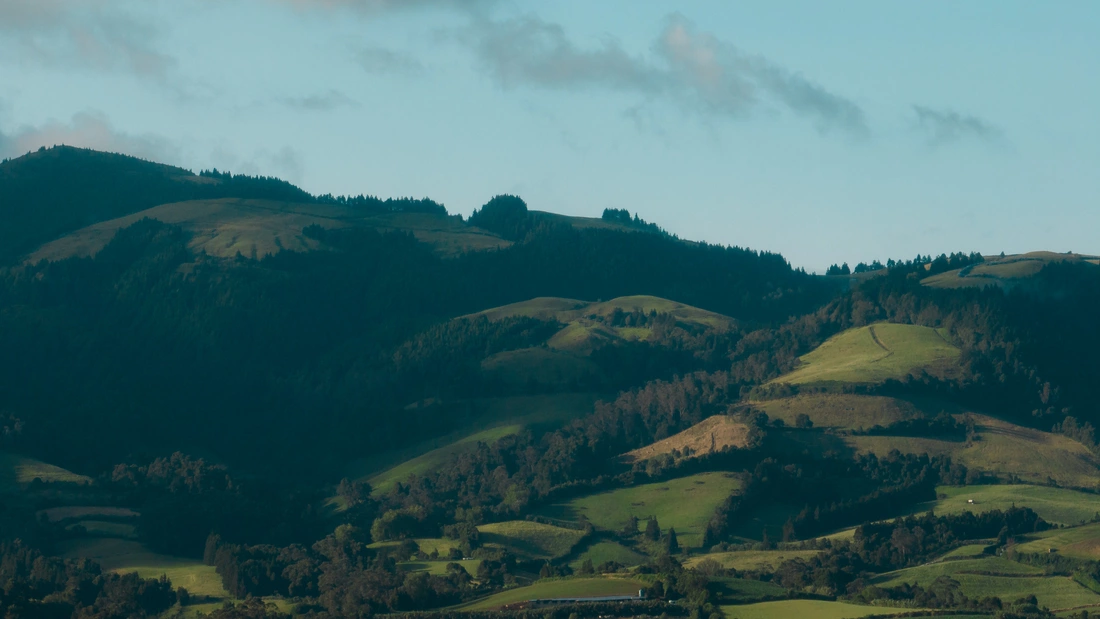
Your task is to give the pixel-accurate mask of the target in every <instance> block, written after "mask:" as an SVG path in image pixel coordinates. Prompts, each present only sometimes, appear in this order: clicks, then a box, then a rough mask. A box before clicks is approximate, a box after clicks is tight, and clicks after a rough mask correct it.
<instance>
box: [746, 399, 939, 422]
mask: <svg viewBox="0 0 1100 619" xmlns="http://www.w3.org/2000/svg"><path fill="white" fill-rule="evenodd" d="M752 406H753V408H757V409H760V410H762V411H764V412H765V413H767V415H768V417H769V418H770V419H781V420H782V421H783V422H784V423H785V424H786V425H788V426H793V425H794V424H795V420H796V419H797V418H798V416H799V415H806V416H808V417H809V418H810V420H811V421H813V424H814V427H815V428H839V429H845V430H865V429H868V428H872V427H874V426H876V425H877V426H883V427H886V426H889V425H891V424H894V423H897V422H899V421H906V420H909V419H916V418H920V417H923V416H926V415H929V414H931V415H933V416H934V415H935V414H936V413H938V412H939V410H938V409H937V407H936V406H934V405H922V404H917V403H914V402H910V401H908V400H901V399H898V398H890V397H886V396H872V395H852V394H843V393H820V394H806V395H797V396H793V397H789V398H780V399H776V400H763V401H759V402H753V403H752Z"/></svg>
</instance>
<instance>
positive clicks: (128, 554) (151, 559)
mask: <svg viewBox="0 0 1100 619" xmlns="http://www.w3.org/2000/svg"><path fill="white" fill-rule="evenodd" d="M60 550H61V551H62V553H61V556H62V557H64V558H67V559H78V558H88V559H92V560H94V561H96V562H97V563H99V564H100V565H101V566H102V567H103V569H104V570H105V571H111V572H118V573H120V574H128V573H130V572H137V573H138V575H139V576H141V577H142V578H159V577H160V576H161V574H165V575H167V576H168V578H169V579H170V580H171V581H172V585H173V586H175V587H185V588H187V590H188V591H189V592H190V593H191V594H192V595H207V596H211V597H216V598H224V599H229V594H228V592H227V591H226V590H225V588H224V587H222V581H221V576H218V575H217V574H216V573H215V572H214V568H213V567H212V566H209V565H203V564H202V562H201V561H196V560H194V559H184V558H181V557H170V556H167V555H161V554H157V553H154V552H151V551H149V549H147V548H146V547H145V546H143V545H142V544H139V543H138V542H134V541H130V540H122V539H111V538H101V539H77V540H67V541H65V542H62V544H61V548H60Z"/></svg>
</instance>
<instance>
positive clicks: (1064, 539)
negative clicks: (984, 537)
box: [1015, 523, 1100, 561]
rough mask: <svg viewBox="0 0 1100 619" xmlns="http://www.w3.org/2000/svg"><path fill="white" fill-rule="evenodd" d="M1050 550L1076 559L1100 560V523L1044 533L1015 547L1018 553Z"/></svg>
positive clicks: (1037, 534)
mask: <svg viewBox="0 0 1100 619" xmlns="http://www.w3.org/2000/svg"><path fill="white" fill-rule="evenodd" d="M1050 549H1054V550H1056V551H1057V552H1058V553H1059V554H1062V555H1065V556H1067V557H1074V558H1076V559H1085V560H1087V561H1098V560H1100V523H1092V524H1086V525H1082V526H1079V527H1073V528H1070V529H1052V530H1050V531H1043V532H1042V533H1036V534H1035V535H1034V536H1033V538H1032V540H1031V541H1028V542H1025V543H1022V544H1017V545H1016V547H1015V550H1016V552H1022V553H1044V552H1048V551H1049V550H1050Z"/></svg>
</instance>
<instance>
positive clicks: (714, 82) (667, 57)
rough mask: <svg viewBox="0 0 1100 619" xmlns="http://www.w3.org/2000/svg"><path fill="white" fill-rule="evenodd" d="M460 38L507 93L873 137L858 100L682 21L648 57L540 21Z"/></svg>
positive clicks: (510, 23) (482, 28)
mask: <svg viewBox="0 0 1100 619" xmlns="http://www.w3.org/2000/svg"><path fill="white" fill-rule="evenodd" d="M460 38H461V40H463V41H464V42H465V43H466V44H467V45H469V46H470V48H471V49H473V51H474V52H475V54H476V55H477V58H478V60H479V62H480V63H481V65H482V67H483V69H484V70H485V71H486V72H487V73H488V74H489V75H490V76H491V77H492V78H493V79H494V80H495V81H496V82H497V83H498V84H500V85H501V86H502V87H503V88H506V89H510V88H516V87H520V86H536V87H542V88H548V89H556V90H605V91H607V90H610V91H617V92H623V93H630V94H636V95H639V96H642V97H645V98H649V99H663V100H668V101H672V102H675V103H677V104H679V105H682V106H684V107H685V108H687V109H690V110H693V111H695V112H697V113H699V114H703V115H707V116H723V117H734V118H742V117H746V116H748V115H750V114H751V113H752V112H754V111H755V110H757V109H758V108H761V107H764V106H777V107H779V108H781V109H785V110H786V111H788V112H790V113H793V114H795V115H797V116H800V117H803V118H806V119H809V120H811V121H812V122H813V123H814V124H815V126H816V127H817V128H818V129H819V130H821V131H823V132H828V131H832V130H840V131H843V132H846V133H848V134H851V135H865V134H867V133H868V129H867V125H866V121H865V119H864V113H863V110H862V109H861V108H860V106H859V105H857V104H856V103H855V102H853V101H851V100H850V99H847V98H845V97H842V96H840V95H837V94H834V93H832V92H829V91H828V90H826V89H825V88H824V87H822V86H820V85H818V84H815V83H813V82H812V81H810V80H808V79H806V78H805V77H803V76H801V75H799V74H798V73H794V72H792V71H790V70H788V69H786V68H784V67H782V66H779V65H777V64H776V63H774V62H771V61H769V60H768V59H767V58H764V57H762V56H757V55H752V54H748V53H746V52H744V51H742V50H740V49H738V48H737V47H736V46H735V45H733V44H731V43H729V42H726V41H722V40H720V39H718V38H716V37H715V36H713V35H711V34H708V33H705V32H699V31H698V30H697V29H696V28H695V26H694V24H692V23H691V22H690V21H688V20H687V19H685V18H684V17H683V16H680V15H672V16H670V17H669V18H668V20H667V22H666V24H665V28H664V30H663V31H662V33H661V34H660V36H659V37H658V38H657V40H656V41H655V42H654V43H653V45H652V49H651V52H652V53H651V55H650V57H644V56H636V55H631V54H629V53H628V52H626V51H625V50H624V49H623V48H622V47H621V46H620V45H619V44H618V43H617V42H616V41H614V40H611V39H606V40H604V41H603V42H602V44H601V45H599V46H596V47H593V48H582V47H580V46H578V45H576V44H574V43H573V42H572V41H571V40H570V39H569V38H568V37H567V36H566V34H565V31H564V30H563V29H562V27H561V26H560V25H557V24H553V23H548V22H545V21H543V20H542V19H540V18H538V17H535V16H527V17H522V18H516V19H510V20H506V21H490V20H484V19H482V20H475V22H474V23H473V25H472V26H471V27H470V28H469V29H467V30H466V31H465V32H464V33H463V34H462V35H461V37H460Z"/></svg>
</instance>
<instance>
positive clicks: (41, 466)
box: [0, 451, 92, 491]
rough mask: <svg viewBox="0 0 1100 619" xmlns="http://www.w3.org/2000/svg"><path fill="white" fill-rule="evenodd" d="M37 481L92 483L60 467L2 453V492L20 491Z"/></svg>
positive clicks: (0, 478)
mask: <svg viewBox="0 0 1100 619" xmlns="http://www.w3.org/2000/svg"><path fill="white" fill-rule="evenodd" d="M35 479H39V480H42V481H43V482H45V483H77V484H85V483H91V481H92V480H91V478H89V477H85V476H84V475H77V474H76V473H73V472H72V471H68V470H65V469H63V468H61V467H59V466H54V465H52V464H47V463H45V462H41V461H38V460H35V459H33V458H26V457H23V456H19V455H16V454H12V453H7V452H3V451H0V491H11V490H15V489H18V488H19V487H21V486H25V485H27V484H30V483H31V482H33V481H34V480H35Z"/></svg>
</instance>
